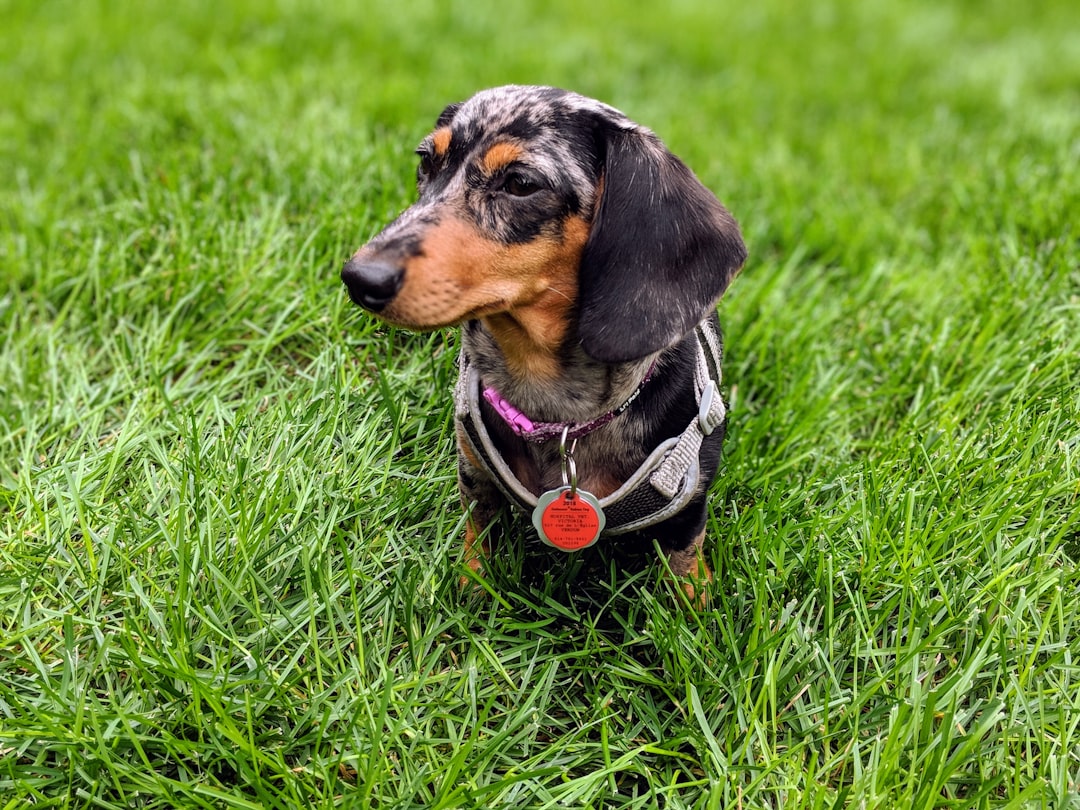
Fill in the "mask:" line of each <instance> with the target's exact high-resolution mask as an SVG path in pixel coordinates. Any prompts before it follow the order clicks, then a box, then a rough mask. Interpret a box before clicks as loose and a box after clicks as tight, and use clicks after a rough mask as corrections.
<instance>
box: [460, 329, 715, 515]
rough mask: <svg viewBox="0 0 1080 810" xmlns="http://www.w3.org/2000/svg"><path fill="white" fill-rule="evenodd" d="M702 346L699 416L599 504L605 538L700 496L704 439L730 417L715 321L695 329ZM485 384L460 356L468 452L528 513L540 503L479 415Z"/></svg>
mask: <svg viewBox="0 0 1080 810" xmlns="http://www.w3.org/2000/svg"><path fill="white" fill-rule="evenodd" d="M694 334H695V337H696V338H697V340H696V343H697V347H698V351H697V362H696V366H695V369H694V393H695V396H696V397H697V402H698V415H697V416H696V417H695V418H694V419H693V420H692V421H691V422H690V424H688V425H687V426H686V428H685V429H684V430H683V431H682V433H680V434H679V435H678V436H673V437H671V438H670V439H667V440H666V441H664V442H662V443H661V444H660V445H659V446H658V447H656V449H654V450H653V452H652V453H650V454H649V457H648V458H646V459H645V461H644V462H642V464H641V466H640V467H638V468H637V470H635V471H634V474H633V475H631V476H630V478H628V479H627V480H626V481H625V482H624V483H623V485H622V486H620V487H619V488H618V489H617V490H615V491H614V492H612V493H611V494H610V495H608V496H607V497H605V498H601V499H600V507H601V508H602V509H603V510H604V515H605V516H606V518H607V524H606V526H605V528H604V534H623V533H626V532H632V531H637V530H639V529H644V528H647V527H649V526H654V525H656V524H658V523H661V522H663V521H664V520H667V519H668V518H669V517H672V516H673V515H675V514H677V513H678V512H680V511H681V510H682V509H683V507H685V506H686V505H687V504H688V503H689V502H690V501H691V500H692V499H693V498H694V496H695V495H696V494H697V490H698V484H699V479H700V467H699V463H698V454H699V452H700V450H701V443H702V441H704V438H705V437H706V436H708V435H709V434H710V433H712V432H713V431H714V430H715V429H716V428H717V427H719V426H720V425H721V424H722V423H723V421H724V419H725V418H726V416H727V409H726V408H725V407H724V400H723V398H722V397H721V396H720V391H719V384H720V360H721V349H720V340H719V336H718V335H717V333H716V329H715V327H714V326H713V324H712V322H711V320H706V321H703V322H702V323H700V324H698V326H697V328H696V329H695V330H694ZM482 389H483V385H482V383H481V381H480V375H479V373H478V372H477V371H476V369H474V368H472V367H470V366H469V364H468V363H467V362H465V359H464V356H463V357H462V363H461V370H460V372H459V375H458V382H457V389H456V392H455V393H456V396H455V401H456V403H457V405H456V414H455V415H456V417H457V420H458V422H459V423H460V424H461V425H462V427H464V433H465V438H466V439H467V441H468V443H469V449H471V450H472V452H473V454H474V455H475V456H476V457H477V458H478V459H479V460H480V462H481V464H482V465H483V466H484V468H485V470H486V471H487V472H488V474H489V475H490V476H491V478H492V479H493V480H494V482H495V485H496V486H497V487H498V489H499V491H500V492H501V493H502V494H503V496H504V497H505V498H506V499H507V500H509V501H510V502H511V503H513V504H514V505H516V506H517V507H518V508H519V509H521V510H522V511H524V512H525V513H526V514H528V513H529V512H531V511H532V510H533V509H534V508H535V507H536V503H537V496H535V495H533V494H532V493H531V492H530V491H529V490H528V489H526V488H525V486H524V485H523V484H522V483H521V481H519V480H518V478H517V476H515V475H514V473H513V471H512V470H511V469H510V467H509V465H508V464H507V463H506V460H505V459H504V458H503V457H502V453H500V452H499V450H498V448H497V447H496V446H495V443H494V442H493V441H492V438H491V435H490V434H489V433H488V430H487V427H486V426H485V425H484V422H483V419H482V418H481V416H480V397H481V396H482V393H481V391H482Z"/></svg>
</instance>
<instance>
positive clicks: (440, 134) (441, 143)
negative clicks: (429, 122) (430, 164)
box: [431, 127, 453, 157]
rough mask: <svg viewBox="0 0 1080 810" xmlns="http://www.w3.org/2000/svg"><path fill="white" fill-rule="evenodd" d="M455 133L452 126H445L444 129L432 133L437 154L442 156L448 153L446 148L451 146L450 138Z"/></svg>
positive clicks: (432, 140)
mask: <svg viewBox="0 0 1080 810" xmlns="http://www.w3.org/2000/svg"><path fill="white" fill-rule="evenodd" d="M452 135H453V133H452V132H451V131H450V127H443V128H442V129H437V130H435V132H434V133H432V135H431V143H432V146H434V147H435V154H436V155H439V156H440V157H442V156H443V155H445V154H446V150H447V149H449V148H450V138H451V137H452Z"/></svg>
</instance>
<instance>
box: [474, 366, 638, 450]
mask: <svg viewBox="0 0 1080 810" xmlns="http://www.w3.org/2000/svg"><path fill="white" fill-rule="evenodd" d="M655 369H656V361H655V360H654V361H653V364H652V365H651V366H649V370H648V371H647V372H645V377H644V379H642V381H641V383H640V384H639V385H638V387H637V388H636V389H634V393H632V394H631V395H630V398H629V399H627V400H626V402H624V403H623V404H622V405H620V406H619V407H618V408H615V409H614V410H611V411H608V412H607V413H605V414H604V415H603V416H598V417H596V418H595V419H590V420H589V421H588V422H534V421H533V420H532V419H530V418H529V417H528V416H526V415H525V414H523V413H522V412H521V411H519V410H518V409H517V408H515V407H514V406H513V405H512V404H511V403H510V402H508V401H507V400H506V399H504V398H503V395H502V394H500V393H499V392H498V391H496V390H495V389H494V388H492V387H491V386H490V385H485V386H484V399H486V400H487V401H488V402H489V403H491V407H492V408H494V409H495V413H497V414H498V415H499V417H500V418H501V419H502V420H503V421H504V422H506V424H507V425H508V426H509V427H510V429H511V430H512V431H514V433H516V434H517V435H518V436H520V437H521V438H523V439H524V440H525V441H527V442H534V443H536V444H542V443H543V442H548V441H551V440H552V439H558V438H561V437H562V435H563V431H564V430H567V429H569V430H568V432H567V434H566V438H567V439H580V438H581V437H582V436H585V435H587V434H589V433H592V432H593V431H594V430H597V429H599V428H602V427H603V426H604V425H606V424H607V423H608V422H610V421H611V420H612V419H614V418H615V417H616V416H618V415H619V414H621V413H623V412H624V411H625V410H626V409H627V408H629V407H630V404H631V403H632V402H633V401H634V400H635V399H637V398H638V395H640V394H641V391H642V389H643V388H644V387H645V385H646V384H647V383H648V382H649V379H650V378H651V377H652V375H653V371H655Z"/></svg>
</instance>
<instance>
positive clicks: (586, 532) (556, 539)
mask: <svg viewBox="0 0 1080 810" xmlns="http://www.w3.org/2000/svg"><path fill="white" fill-rule="evenodd" d="M604 523H605V518H604V510H603V509H601V508H600V502H599V501H598V500H596V497H595V496H594V495H593V494H592V493H590V492H586V491H585V490H583V489H579V490H577V491H576V492H575V491H574V490H572V489H571V488H570V487H568V486H566V487H562V488H561V489H552V490H549V491H547V492H545V493H544V494H543V495H541V496H540V500H539V501H537V503H536V508H535V509H534V510H533V526H534V527H535V528H536V533H537V534H539V535H540V539H541V540H543V541H544V542H545V543H547V544H548V545H549V546H552V547H554V548H557V549H561V550H562V551H579V550H580V549H583V548H588V547H589V546H591V545H592V544H593V543H595V542H596V541H597V538H599V537H600V532H602V531H603V530H604Z"/></svg>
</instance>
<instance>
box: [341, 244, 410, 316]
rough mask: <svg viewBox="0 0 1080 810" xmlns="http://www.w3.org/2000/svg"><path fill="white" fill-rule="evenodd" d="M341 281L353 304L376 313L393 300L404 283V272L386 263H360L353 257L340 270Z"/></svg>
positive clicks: (400, 268) (402, 269)
mask: <svg viewBox="0 0 1080 810" xmlns="http://www.w3.org/2000/svg"><path fill="white" fill-rule="evenodd" d="M341 280H342V281H344V282H345V286H346V287H347V288H348V290H349V297H350V298H352V300H353V301H354V302H355V303H357V304H359V305H360V306H362V307H363V308H364V309H369V310H371V311H372V312H378V311H379V310H381V309H382V308H383V307H385V306H386V305H387V304H389V303H390V302H391V301H392V300H394V296H395V295H397V293H398V290H400V289H401V285H402V283H403V282H404V281H405V270H404V268H402V267H398V266H397V265H393V264H387V263H386V262H378V261H360V260H357V259H356V257H353V258H351V259H349V260H348V261H347V262H345V266H344V267H343V268H341Z"/></svg>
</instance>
